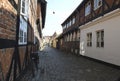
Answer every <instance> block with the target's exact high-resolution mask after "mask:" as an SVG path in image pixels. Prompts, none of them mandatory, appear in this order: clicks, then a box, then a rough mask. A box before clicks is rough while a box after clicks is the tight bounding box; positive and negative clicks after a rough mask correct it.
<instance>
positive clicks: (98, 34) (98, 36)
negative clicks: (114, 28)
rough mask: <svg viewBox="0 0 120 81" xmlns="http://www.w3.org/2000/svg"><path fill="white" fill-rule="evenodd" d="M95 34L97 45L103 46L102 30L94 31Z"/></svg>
mask: <svg viewBox="0 0 120 81" xmlns="http://www.w3.org/2000/svg"><path fill="white" fill-rule="evenodd" d="M96 36H97V42H96V45H97V47H104V30H100V31H97V32H96Z"/></svg>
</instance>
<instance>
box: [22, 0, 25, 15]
mask: <svg viewBox="0 0 120 81" xmlns="http://www.w3.org/2000/svg"><path fill="white" fill-rule="evenodd" d="M21 9H22V13H23V14H25V0H22V4H21Z"/></svg>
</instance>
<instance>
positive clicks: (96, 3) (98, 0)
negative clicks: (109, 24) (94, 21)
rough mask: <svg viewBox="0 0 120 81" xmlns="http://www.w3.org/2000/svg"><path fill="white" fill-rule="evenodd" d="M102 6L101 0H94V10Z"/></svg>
mask: <svg viewBox="0 0 120 81" xmlns="http://www.w3.org/2000/svg"><path fill="white" fill-rule="evenodd" d="M101 6H102V0H94V10H96V9H98V8H99V7H101Z"/></svg>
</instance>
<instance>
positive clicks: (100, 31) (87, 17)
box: [58, 0, 120, 65]
mask: <svg viewBox="0 0 120 81" xmlns="http://www.w3.org/2000/svg"><path fill="white" fill-rule="evenodd" d="M119 22H120V0H83V1H82V2H81V3H80V5H79V6H78V7H77V8H76V9H75V10H74V11H73V13H72V14H71V15H70V16H69V17H68V18H67V19H66V20H65V21H64V22H63V23H62V27H63V33H62V34H61V35H60V36H59V37H58V39H59V40H58V42H59V43H58V44H59V48H60V49H63V50H66V51H69V52H76V49H79V50H77V51H79V54H80V55H84V56H87V57H90V58H94V59H97V60H101V61H104V62H107V63H111V64H115V65H120V62H119V61H120V60H119V57H120V53H119V52H120V51H119V50H120V49H119V48H120V44H119V41H120V38H119V36H118V35H119V34H120V28H119V26H120V23H119Z"/></svg>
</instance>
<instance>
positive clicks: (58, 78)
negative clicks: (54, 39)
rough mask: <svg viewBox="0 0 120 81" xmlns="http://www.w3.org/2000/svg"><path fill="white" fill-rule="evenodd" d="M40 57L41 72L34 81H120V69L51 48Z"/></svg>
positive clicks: (39, 71) (47, 48) (41, 53)
mask: <svg viewBox="0 0 120 81" xmlns="http://www.w3.org/2000/svg"><path fill="white" fill-rule="evenodd" d="M39 57H40V59H39V70H38V72H37V73H36V75H35V77H34V78H33V81H119V80H118V78H120V70H118V69H115V68H112V67H110V66H107V65H105V64H102V63H98V62H95V61H92V60H89V59H86V58H84V57H81V56H76V55H73V54H67V53H63V52H61V51H59V50H57V49H54V48H51V47H45V49H44V51H42V52H40V53H39ZM28 81H30V80H28Z"/></svg>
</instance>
